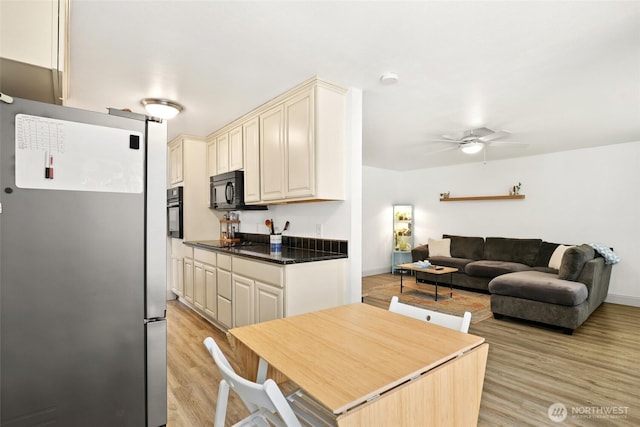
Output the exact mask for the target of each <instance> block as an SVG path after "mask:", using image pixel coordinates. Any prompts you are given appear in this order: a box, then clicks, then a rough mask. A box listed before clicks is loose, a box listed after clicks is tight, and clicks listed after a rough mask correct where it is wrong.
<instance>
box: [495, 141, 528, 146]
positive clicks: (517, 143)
mask: <svg viewBox="0 0 640 427" xmlns="http://www.w3.org/2000/svg"><path fill="white" fill-rule="evenodd" d="M491 145H517V146H520V147H527V146H528V145H529V144H527V143H526V142H512V141H493V142H492V143H491Z"/></svg>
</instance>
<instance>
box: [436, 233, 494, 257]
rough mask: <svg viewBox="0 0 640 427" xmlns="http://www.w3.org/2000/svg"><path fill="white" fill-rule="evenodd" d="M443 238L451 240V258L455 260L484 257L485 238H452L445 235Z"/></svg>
mask: <svg viewBox="0 0 640 427" xmlns="http://www.w3.org/2000/svg"><path fill="white" fill-rule="evenodd" d="M442 237H443V238H449V239H451V256H452V257H455V258H467V259H482V258H483V256H484V238H482V237H467V236H451V235H449V234H443V235H442Z"/></svg>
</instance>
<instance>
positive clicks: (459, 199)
mask: <svg viewBox="0 0 640 427" xmlns="http://www.w3.org/2000/svg"><path fill="white" fill-rule="evenodd" d="M520 199H524V194H515V195H513V196H475V197H447V198H446V199H445V198H440V201H441V202H466V201H470V200H520Z"/></svg>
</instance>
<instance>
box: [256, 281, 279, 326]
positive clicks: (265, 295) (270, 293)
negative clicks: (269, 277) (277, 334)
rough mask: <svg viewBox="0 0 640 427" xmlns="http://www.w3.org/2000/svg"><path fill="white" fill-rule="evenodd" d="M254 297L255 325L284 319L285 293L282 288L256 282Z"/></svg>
mask: <svg viewBox="0 0 640 427" xmlns="http://www.w3.org/2000/svg"><path fill="white" fill-rule="evenodd" d="M254 296H255V298H254V301H253V302H254V306H255V310H254V318H253V320H254V323H260V322H267V321H269V320H274V319H280V318H281V317H284V312H283V303H284V292H283V289H282V288H278V287H276V286H270V285H267V284H266V283H260V282H255V290H254Z"/></svg>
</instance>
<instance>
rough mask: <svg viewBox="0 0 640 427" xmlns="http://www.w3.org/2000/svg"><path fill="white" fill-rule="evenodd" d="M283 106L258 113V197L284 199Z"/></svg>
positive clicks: (262, 198)
mask: <svg viewBox="0 0 640 427" xmlns="http://www.w3.org/2000/svg"><path fill="white" fill-rule="evenodd" d="M283 172H284V106H283V105H278V106H276V107H274V108H272V109H271V110H268V111H266V112H264V113H262V114H260V196H261V197H260V198H261V200H264V201H267V200H281V199H284V173H283Z"/></svg>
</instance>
